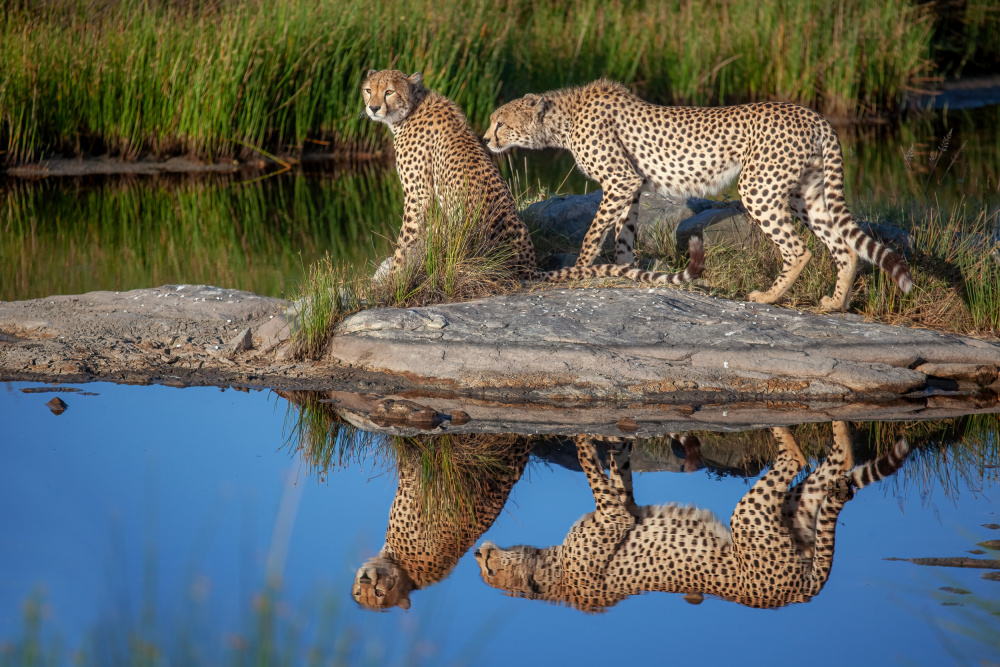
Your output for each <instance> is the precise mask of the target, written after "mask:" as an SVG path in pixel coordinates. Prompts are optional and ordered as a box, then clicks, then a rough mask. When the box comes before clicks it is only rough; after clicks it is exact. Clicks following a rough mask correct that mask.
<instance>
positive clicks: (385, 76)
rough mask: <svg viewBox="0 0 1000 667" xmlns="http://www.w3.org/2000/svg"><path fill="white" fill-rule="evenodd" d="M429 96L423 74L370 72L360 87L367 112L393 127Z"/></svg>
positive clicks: (370, 116)
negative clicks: (425, 96)
mask: <svg viewBox="0 0 1000 667" xmlns="http://www.w3.org/2000/svg"><path fill="white" fill-rule="evenodd" d="M426 93H427V89H426V88H424V84H423V76H422V75H421V74H420V72H416V73H414V74H411V75H409V76H407V75H406V74H404V73H403V72H400V71H399V70H396V69H384V70H379V71H376V70H373V69H370V70H368V74H367V76H366V77H365V81H364V83H363V84H361V96H362V97H363V98H364V100H365V113H366V114H367V115H368V117H369V118H371V119H372V120H374V121H376V122H378V123H385V124H386V125H389V126H390V127H391V126H393V125H395V124H397V123H399V122H400V121H401V120H404V119H405V118H406V117H407V116H409V115H410V113H411V112H412V111H413V109H414V108H416V106H417V104H418V103H419V102H420V100H422V99H423V98H424V95H426Z"/></svg>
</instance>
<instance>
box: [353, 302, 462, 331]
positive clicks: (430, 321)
mask: <svg viewBox="0 0 1000 667" xmlns="http://www.w3.org/2000/svg"><path fill="white" fill-rule="evenodd" d="M446 326H448V320H446V319H445V318H444V317H442V316H441V315H440V314H438V313H436V312H433V311H427V310H426V309H423V308H420V309H413V310H407V309H401V308H373V309H372V310H365V311H362V312H360V313H358V314H356V315H352V316H350V317H348V318H347V319H346V320H344V321H343V322H341V323H340V326H338V327H337V334H338V335H342V334H350V333H356V332H369V331H386V330H390V329H397V330H399V331H417V330H431V331H436V330H438V329H443V328H444V327H446Z"/></svg>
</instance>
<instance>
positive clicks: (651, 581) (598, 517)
mask: <svg viewBox="0 0 1000 667" xmlns="http://www.w3.org/2000/svg"><path fill="white" fill-rule="evenodd" d="M772 433H773V435H774V437H775V439H776V441H777V444H778V456H777V458H776V459H775V461H774V465H773V466H772V468H771V470H769V471H768V472H767V473H766V474H765V475H764V476H763V477H761V478H760V480H758V481H757V483H756V484H754V486H753V488H751V489H750V491H749V493H747V494H746V496H744V497H743V499H742V500H741V501H740V502H739V504H738V505H737V506H736V509H735V511H734V512H733V515H732V518H731V519H730V524H731V526H732V528H731V530H730V529H727V528H726V527H725V526H724V525H723V524H722V523H721V522H720V521H719V520H718V519H717V518H716V517H715V516H714V515H713V514H712V513H711V512H709V511H707V510H702V509H698V508H696V507H682V506H680V505H672V504H671V505H650V506H645V507H638V506H636V504H635V500H634V499H633V496H632V475H631V471H630V467H629V454H630V451H631V443H629V442H627V441H624V442H620V443H615V447H617V449H613V450H612V451H611V456H610V459H611V471H610V475H609V476H606V475H605V474H604V468H603V466H602V465H601V462H600V460H599V459H598V457H597V451H596V449H595V447H594V443H593V440H591V439H590V438H588V437H586V436H580V437H578V438H577V441H576V444H577V455H578V457H579V459H580V465H581V466H582V467H583V470H584V472H585V473H586V474H587V480H588V482H589V483H590V488H591V490H592V491H593V494H594V500H595V501H596V505H597V509H596V511H595V512H592V513H590V514H587V515H585V516H584V517H583V518H581V519H580V520H579V521H577V523H576V524H575V525H574V526H573V527H572V528H571V529H570V531H569V534H568V535H567V536H566V539H565V540H564V541H563V543H562V544H561V545H559V546H554V547H549V548H545V549H537V548H535V547H530V546H515V547H511V548H510V549H500V548H498V547H497V546H496V545H495V544H493V543H492V542H489V541H487V542H485V543H484V544H483V545H482V546H481V547H480V548H479V549H478V550H477V551H476V552H475V556H476V561H477V562H478V563H479V568H480V573H481V575H482V577H483V580H484V581H486V583H487V584H489V585H490V586H493V587H494V588H498V589H500V590H503V591H505V592H507V593H508V594H510V595H514V596H517V597H527V598H531V599H539V600H547V601H550V602H560V603H566V604H569V605H571V606H573V607H576V608H579V609H583V610H585V611H601V610H603V609H605V608H607V607H611V606H613V605H615V604H617V603H618V602H619V601H621V600H623V599H625V598H627V597H628V596H630V595H634V594H636V593H640V592H644V591H663V592H679V593H686V594H688V596H687V597H686V599H689V601H699V600H700V599H701V596H702V595H715V596H718V597H720V598H723V599H725V600H731V601H733V602H738V603H740V604H743V605H747V606H750V607H758V608H775V607H781V606H783V605H786V604H790V603H794V602H806V601H808V600H809V599H811V598H812V597H813V596H814V595H816V594H817V593H819V591H820V589H822V588H823V585H824V584H825V583H826V580H827V577H829V575H830V567H831V565H832V564H833V543H834V531H835V529H836V525H837V516H838V515H839V513H840V510H841V509H842V508H843V507H844V504H845V503H846V502H847V501H848V500H849V499H850V498H851V497H852V496H853V492H854V489H860V488H862V487H864V486H866V485H867V484H869V483H871V482H873V481H876V480H879V479H882V478H883V477H886V476H888V475H891V474H892V473H894V472H895V471H896V470H897V469H898V468H899V467H900V466H901V465H902V463H903V461H904V460H905V459H906V456H907V455H908V454H909V451H910V448H909V445H908V444H907V443H906V441H905V440H902V439H901V440H899V441H898V442H896V444H895V446H894V447H892V448H891V449H890V451H889V452H888V453H887V454H885V455H884V456H882V457H881V458H880V459H878V460H876V461H873V462H871V463H867V464H864V465H859V466H856V467H855V466H854V462H853V457H852V455H851V442H850V435H849V433H848V430H847V425H846V424H844V423H843V422H834V423H833V433H834V445H833V447H832V449H831V451H830V453H829V455H828V456H827V457H826V459H825V460H824V461H823V462H822V463H821V464H820V465H819V466H818V467H817V468H816V469H815V470H814V471H812V472H811V473H810V474H809V475H808V476H807V477H806V478H805V479H803V480H802V481H801V482H799V483H798V484H796V485H795V486H794V487H791V488H789V487H790V485H791V483H792V482H793V481H794V479H795V477H796V475H797V474H798V473H799V471H800V470H802V469H803V468H804V467H805V465H806V460H805V457H804V456H803V455H802V452H801V450H800V449H799V447H798V445H797V444H796V443H795V441H794V439H793V438H792V435H791V433H790V432H789V431H788V429H785V428H775V429H772Z"/></svg>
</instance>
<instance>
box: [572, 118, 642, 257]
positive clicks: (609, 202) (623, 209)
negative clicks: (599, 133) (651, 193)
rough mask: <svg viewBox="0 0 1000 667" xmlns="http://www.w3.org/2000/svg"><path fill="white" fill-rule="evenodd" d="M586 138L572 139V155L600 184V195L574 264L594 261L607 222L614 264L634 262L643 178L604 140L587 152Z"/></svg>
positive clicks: (606, 230) (626, 159)
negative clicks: (612, 230) (612, 229)
mask: <svg viewBox="0 0 1000 667" xmlns="http://www.w3.org/2000/svg"><path fill="white" fill-rule="evenodd" d="M609 131H610V130H609ZM588 139H590V140H593V137H592V136H590V135H588V136H587V137H580V138H579V139H577V138H574V150H573V157H574V158H576V162H577V164H578V165H579V166H580V168H581V170H582V171H583V172H584V173H586V174H589V175H590V177H591V178H593V179H594V180H596V181H597V182H598V183H600V184H601V187H602V188H603V189H604V196H603V197H602V198H601V205H600V206H599V207H598V209H597V215H595V216H594V221H593V222H591V223H590V229H588V230H587V235H586V236H584V238H583V247H582V248H581V249H580V256H579V257H578V258H577V260H576V265H577V266H581V267H582V266H590V265H591V264H593V263H594V260H595V259H597V255H598V254H599V253H600V252H601V245H602V244H603V243H604V236H605V235H606V234H607V232H608V229H609V228H610V227H611V225H614V226H615V240H616V244H615V263H616V264H631V263H632V262H634V261H635V254H634V247H635V246H634V240H635V218H636V217H638V209H639V195H640V194H641V192H642V184H643V178H642V176H641V175H640V174H639V173H638V172H636V171H635V168H634V167H633V166H632V163H631V161H630V160H629V158H628V156H627V155H626V154H625V151H624V150H623V149H622V148H621V147H620V146H617V145H615V144H613V143H608V144H607V145H604V146H600V147H599V148H597V149H594V150H593V151H591V149H590V148H589V147H587V146H586V143H587V140H588ZM577 144H579V145H580V146H583V148H582V150H577V149H576V145H577Z"/></svg>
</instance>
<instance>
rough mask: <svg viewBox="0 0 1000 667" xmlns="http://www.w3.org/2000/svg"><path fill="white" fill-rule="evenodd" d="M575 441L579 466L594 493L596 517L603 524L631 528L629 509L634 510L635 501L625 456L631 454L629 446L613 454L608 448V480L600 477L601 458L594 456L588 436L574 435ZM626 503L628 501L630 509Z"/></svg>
mask: <svg viewBox="0 0 1000 667" xmlns="http://www.w3.org/2000/svg"><path fill="white" fill-rule="evenodd" d="M575 442H576V455H577V458H578V459H579V461H580V467H581V468H583V472H584V473H586V475H587V482H588V483H589V484H590V490H591V492H592V493H593V494H594V503H595V504H596V506H597V515H598V516H600V517H601V518H602V519H603V520H604V521H610V522H611V523H617V524H624V525H628V526H631V525H632V523H633V522H634V512H633V511H632V510H633V509H635V500H633V499H632V472H631V465H630V463H629V462H628V456H629V454H630V453H631V451H632V445H631V443H627V444H626V445H625V447H624V448H623V447H619V448H618V451H617V452H615V450H614V448H612V455H611V478H610V479H609V477H608V476H607V475H605V474H604V466H602V465H601V459H600V458H599V457H598V456H597V447H595V446H594V439H593V438H592V437H590V436H586V435H578V436H577V437H576V438H575ZM616 444H617V443H616ZM623 469H624V472H625V474H626V475H627V481H626V478H625V477H623V475H622V472H623ZM626 484H627V488H626ZM629 501H631V508H630V507H629ZM637 512H638V510H637V509H635V513H637Z"/></svg>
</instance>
